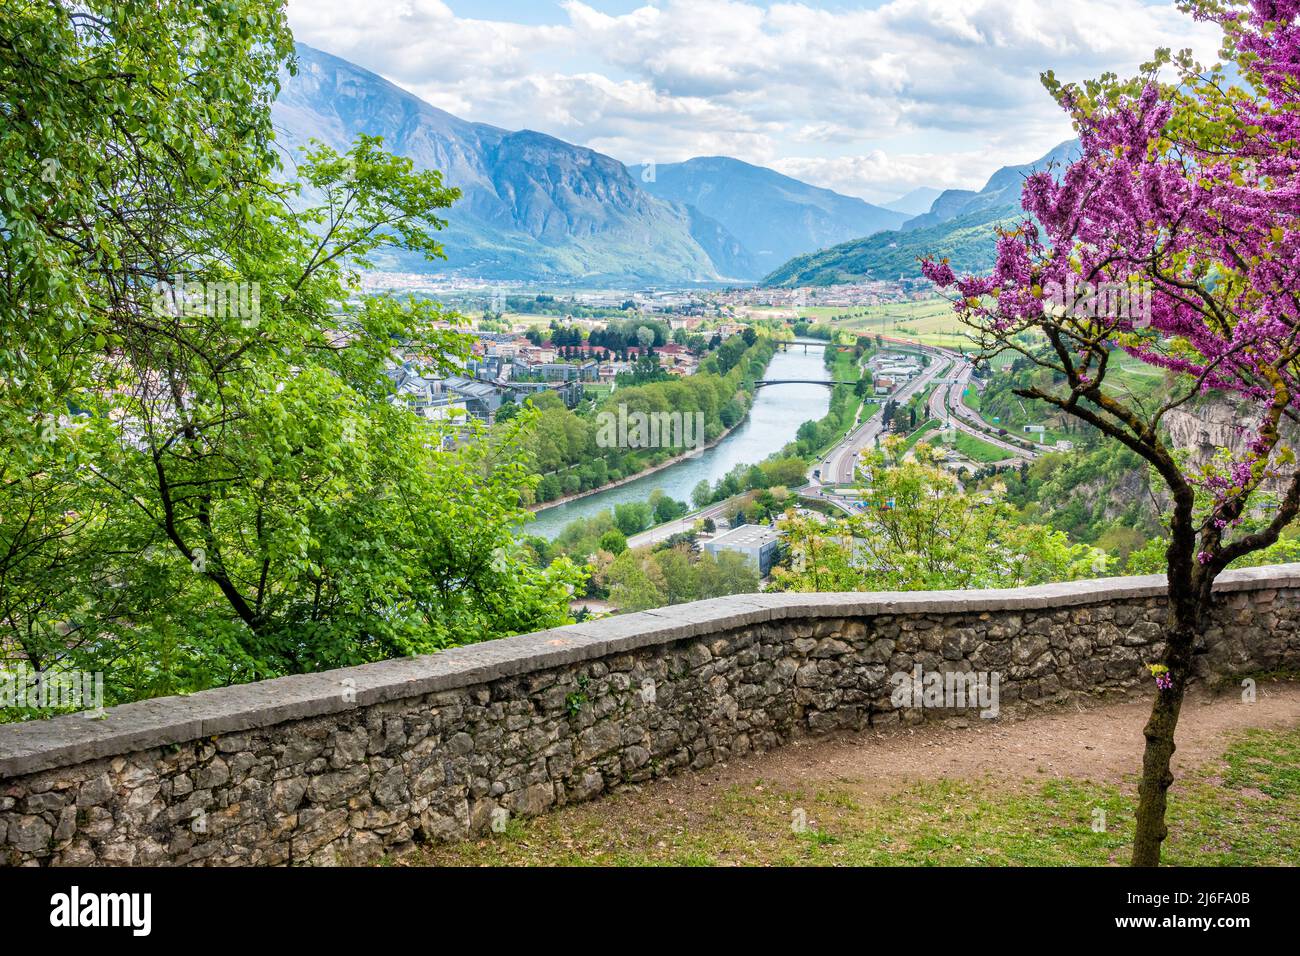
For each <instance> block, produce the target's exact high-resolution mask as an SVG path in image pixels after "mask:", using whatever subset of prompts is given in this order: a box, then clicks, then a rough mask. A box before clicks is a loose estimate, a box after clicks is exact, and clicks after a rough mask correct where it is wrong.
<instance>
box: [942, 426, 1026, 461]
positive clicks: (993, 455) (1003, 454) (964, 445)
mask: <svg viewBox="0 0 1300 956" xmlns="http://www.w3.org/2000/svg"><path fill="white" fill-rule="evenodd" d="M936 440H937V439H933V438H932V439H930V440H929V443H930V444H932V445H933V444H934V443H935V441H936ZM943 444H944V445H945V446H946V447H950V448H953V449H955V450H957V451H959V452H961V453H962V454H963V455H965V456H966V457H967V458H969V459H970V460H971V461H975V462H979V463H981V464H988V463H989V462H994V461H1005V460H1006V459H1008V458H1011V457H1013V456H1012V453H1011V452H1009V451H1007V450H1006V449H1004V448H998V447H997V446H996V445H990V444H989V443H988V442H986V441H981V440H980V439H978V438H976V437H975V436H974V435H968V434H966V433H965V432H962V431H957V430H956V429H953V432H952V444H951V445H948V444H947V441H946V440H945V441H944V442H943Z"/></svg>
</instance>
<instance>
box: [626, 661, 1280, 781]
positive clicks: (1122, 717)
mask: <svg viewBox="0 0 1300 956" xmlns="http://www.w3.org/2000/svg"><path fill="white" fill-rule="evenodd" d="M1150 707H1151V704H1150V698H1149V697H1148V698H1135V699H1131V700H1120V701H1112V702H1098V703H1091V704H1087V705H1083V704H1069V705H1066V706H1065V707H1063V708H1061V709H1058V710H1056V711H1054V712H1038V713H1030V714H1027V715H1012V716H1007V715H1005V714H1004V715H1003V717H1002V718H1001V719H1000V720H997V721H985V720H980V719H979V718H972V719H970V720H969V721H966V722H965V723H966V726H965V727H964V728H957V727H948V726H944V725H940V724H925V725H921V726H918V727H913V728H905V729H898V730H892V731H881V732H873V731H865V732H861V733H852V734H850V733H844V734H834V735H829V736H826V737H817V738H810V739H803V740H799V741H796V742H794V743H792V744H790V745H788V746H785V747H781V748H779V749H777V750H775V751H772V752H770V753H765V754H758V755H754V756H749V757H744V758H741V759H738V760H733V761H731V762H730V763H728V764H722V765H719V766H717V767H713V768H710V769H708V770H705V771H700V772H697V773H691V774H685V775H683V776H680V777H675V778H672V779H668V780H662V781H657V782H656V783H655V784H654V785H653V786H651V787H647V788H646V789H645V790H644V791H643V793H642V795H641V797H640V798H639V800H642V801H655V800H656V799H659V798H660V794H662V799H664V800H665V801H666V802H667V803H670V804H674V803H682V802H686V803H689V802H691V801H692V800H693V799H695V798H697V797H704V796H706V795H707V794H708V792H709V791H711V790H713V789H714V788H717V787H723V788H725V787H730V786H735V785H743V784H750V783H753V782H754V781H757V780H761V781H763V782H764V783H767V784H772V785H776V786H779V787H800V786H810V787H815V786H817V785H818V784H825V783H831V782H835V783H838V784H840V785H842V786H844V787H845V788H847V789H851V790H856V791H859V792H861V793H863V794H864V795H866V794H883V793H890V792H894V791H897V790H899V789H901V788H903V787H905V786H906V785H907V784H909V783H912V782H915V781H919V780H937V779H941V778H949V779H972V778H979V777H984V776H986V775H992V776H995V777H999V778H1002V779H1004V780H1007V781H1008V782H1011V781H1012V780H1013V779H1015V778H1019V779H1022V780H1024V779H1034V778H1037V777H1039V775H1043V776H1051V777H1070V778H1073V779H1075V780H1079V781H1090V782H1093V783H1109V784H1119V783H1123V782H1125V781H1126V780H1132V779H1134V778H1135V777H1136V775H1137V773H1138V772H1139V770H1140V768H1141V763H1142V746H1143V738H1142V726H1143V724H1145V723H1146V719H1147V715H1148V713H1149V712H1150ZM1297 726H1300V683H1296V682H1271V683H1260V684H1259V686H1258V688H1257V694H1256V700H1255V702H1254V703H1250V704H1246V703H1243V702H1242V700H1241V694H1240V691H1238V690H1234V689H1230V690H1229V691H1228V692H1225V693H1222V694H1214V693H1211V692H1210V691H1208V690H1205V689H1201V688H1193V689H1192V690H1191V691H1189V692H1188V695H1187V699H1186V700H1185V701H1184V703H1183V710H1182V714H1181V716H1180V718H1179V722H1178V733H1177V742H1178V750H1177V752H1176V753H1175V755H1174V774H1175V776H1180V775H1181V774H1182V773H1183V772H1185V771H1186V770H1189V769H1191V768H1193V767H1197V766H1200V765H1202V764H1204V763H1206V762H1208V761H1211V760H1214V759H1216V758H1218V757H1219V756H1220V755H1222V753H1223V751H1224V750H1225V749H1226V747H1227V745H1228V743H1229V742H1230V740H1231V737H1232V735H1233V734H1234V732H1237V731H1241V730H1245V729H1247V728H1260V729H1266V730H1276V729H1286V728H1292V727H1297Z"/></svg>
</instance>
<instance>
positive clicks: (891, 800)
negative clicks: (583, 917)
mask: <svg viewBox="0 0 1300 956" xmlns="http://www.w3.org/2000/svg"><path fill="white" fill-rule="evenodd" d="M654 786H655V785H654V784H651V785H649V786H648V788H647V791H646V792H645V793H641V794H638V793H636V792H625V793H621V794H617V795H614V796H612V797H607V798H604V799H601V800H598V801H595V802H593V803H587V804H582V805H579V806H574V807H568V808H565V809H562V810H559V811H556V812H554V813H550V814H547V815H545V816H542V817H538V818H534V819H532V820H528V821H511V822H510V823H509V824H508V826H507V827H506V829H505V832H503V833H500V834H496V835H493V836H491V837H489V838H484V839H480V840H477V841H471V842H463V843H458V844H450V845H444V846H438V847H432V848H427V849H425V850H422V851H421V852H420V853H419V854H418V855H415V856H413V857H407V858H404V859H403V860H401V861H400V862H401V863H403V864H410V865H420V864H434V865H464V866H480V865H606V866H608V865H623V866H664V865H676V866H696V865H703V866H709V865H719V864H745V865H756V866H763V865H775V866H786V865H800V866H804V865H806V866H827V865H849V866H861V865H868V866H874V865H909V866H915V865H920V866H932V865H940V866H1008V865H1010V866H1024V865H1028V866H1054V865H1068V866H1104V865H1112V864H1124V863H1126V862H1127V861H1128V857H1129V852H1130V846H1131V835H1132V829H1133V812H1134V806H1135V802H1134V801H1135V788H1134V787H1133V786H1131V785H1130V786H1125V787H1122V788H1121V787H1115V786H1109V785H1099V784H1093V783H1089V782H1087V781H1082V780H1071V779H1050V780H1041V781H1032V780H1031V781H1018V780H1009V779H1007V778H1006V777H989V778H986V779H982V780H967V781H950V780H940V781H935V782H928V783H918V784H915V785H912V786H910V787H907V788H905V789H902V790H899V791H896V792H893V793H892V794H890V795H887V796H884V797H881V796H873V797H870V798H867V797H864V796H863V795H862V793H861V792H859V791H856V790H855V789H854V788H853V787H852V786H851V785H850V783H849V782H839V781H837V782H833V783H827V784H824V785H818V786H816V787H815V788H814V787H810V788H808V789H802V790H800V789H785V788H781V787H776V786H771V785H765V784H764V783H763V782H761V781H760V782H756V783H754V784H746V785H737V786H733V787H731V788H729V789H726V790H723V791H720V792H718V793H716V794H713V795H711V796H710V797H709V798H708V799H707V800H699V801H690V800H686V801H683V804H682V805H672V804H671V803H670V802H669V801H666V800H664V799H658V798H655V797H654V796H653V793H654ZM798 811H802V813H803V816H804V817H806V821H807V823H806V827H805V828H803V829H802V831H801V832H796V831H797V830H799V828H798V827H797V826H795V825H794V821H795V820H796V819H802V817H801V816H800V815H799V813H798ZM1169 830H1170V835H1169V839H1168V840H1167V841H1166V844H1165V853H1164V859H1165V862H1166V863H1168V864H1171V865H1183V866H1253V865H1290V866H1295V865H1298V864H1300V731H1296V730H1290V731H1262V730H1252V731H1247V732H1245V733H1243V734H1241V735H1239V736H1238V737H1237V738H1236V740H1235V741H1234V743H1233V744H1232V745H1231V746H1230V747H1229V749H1228V750H1227V752H1226V753H1225V754H1224V757H1223V758H1222V759H1221V760H1219V761H1216V762H1212V763H1210V764H1207V765H1206V766H1204V767H1202V768H1200V769H1199V770H1198V771H1195V772H1193V773H1192V774H1190V775H1188V776H1186V777H1184V778H1183V779H1180V780H1179V781H1178V782H1177V783H1176V784H1175V785H1174V789H1173V790H1172V791H1171V799H1170V810H1169Z"/></svg>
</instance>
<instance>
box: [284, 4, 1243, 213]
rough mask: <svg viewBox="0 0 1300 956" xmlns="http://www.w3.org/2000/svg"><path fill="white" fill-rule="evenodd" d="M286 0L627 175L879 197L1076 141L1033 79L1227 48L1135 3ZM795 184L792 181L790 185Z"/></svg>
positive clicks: (479, 114)
mask: <svg viewBox="0 0 1300 956" xmlns="http://www.w3.org/2000/svg"><path fill="white" fill-rule="evenodd" d="M360 7H361V5H360V4H358V3H357V2H356V0H290V7H289V9H290V20H291V23H292V24H293V26H294V29H295V31H296V33H297V35H298V37H299V38H300V39H302V40H304V41H306V42H308V43H311V44H313V45H316V46H319V47H321V48H323V49H325V50H328V51H329V52H331V53H335V54H337V55H340V56H343V57H346V58H348V59H351V60H353V61H355V62H357V63H359V64H360V65H362V66H365V67H367V68H368V69H372V70H374V71H375V72H378V73H380V74H382V75H384V76H386V77H388V78H389V79H391V80H393V81H394V82H396V83H399V84H401V85H403V86H404V87H406V88H407V89H410V90H412V91H413V92H415V93H416V94H417V95H420V96H422V97H423V98H425V99H427V100H428V101H429V102H431V103H433V104H434V105H436V106H440V107H442V108H444V109H448V110H451V111H452V112H455V113H457V114H459V115H462V116H464V117H466V118H468V119H473V120H479V121H483V122H489V123H494V124H496V125H500V126H506V127H510V128H520V127H529V128H533V129H540V130H542V131H543V132H547V133H551V134H553V135H556V136H560V137H562V138H564V139H568V140H570V141H574V142H578V143H581V144H583V145H587V146H591V147H593V148H596V149H600V150H602V151H606V152H609V153H611V154H612V155H615V156H617V157H618V158H620V159H623V160H625V161H627V162H640V161H643V160H645V159H648V158H655V159H657V160H658V161H660V162H670V161H674V160H679V159H684V158H687V157H689V156H692V155H704V154H726V155H733V156H736V157H737V158H739V159H744V160H747V161H749V162H757V163H763V164H768V165H773V166H775V167H777V168H779V169H781V170H782V171H784V172H787V173H789V174H792V175H806V176H808V177H813V178H814V181H816V182H818V183H819V184H823V185H831V186H832V187H833V188H838V189H842V190H844V191H848V192H852V193H854V194H857V195H863V196H867V197H868V198H876V199H879V198H882V197H883V196H885V195H887V194H888V195H892V194H896V193H898V192H902V191H906V189H909V188H911V187H912V186H915V185H921V184H926V185H935V186H952V185H978V184H979V183H980V182H982V180H983V178H984V177H986V176H987V175H988V174H989V173H990V172H992V170H993V169H994V168H996V167H997V166H999V165H1004V164H1006V163H1011V162H1027V161H1029V160H1031V159H1033V158H1035V157H1036V156H1038V155H1040V154H1041V153H1043V152H1046V150H1047V149H1049V148H1050V147H1052V146H1053V145H1055V144H1056V143H1057V142H1059V141H1061V140H1062V139H1065V138H1066V137H1067V136H1069V135H1070V129H1069V124H1068V123H1067V122H1066V120H1065V118H1064V116H1063V115H1062V114H1061V113H1060V111H1059V110H1058V109H1057V108H1056V106H1055V104H1054V103H1052V102H1051V100H1050V99H1049V98H1048V97H1047V95H1046V93H1045V92H1044V91H1043V89H1042V87H1041V85H1040V83H1039V79H1038V76H1039V73H1040V72H1041V71H1043V70H1045V69H1049V68H1050V69H1054V70H1056V72H1057V73H1058V75H1060V76H1062V77H1065V78H1070V79H1083V78H1085V77H1088V76H1093V75H1096V74H1098V73H1101V72H1103V71H1106V70H1116V71H1118V72H1120V73H1132V72H1134V71H1135V70H1136V68H1137V66H1138V65H1139V64H1140V63H1142V62H1143V61H1145V60H1147V59H1149V58H1150V55H1151V52H1152V51H1153V50H1154V49H1155V48H1156V47H1158V46H1173V47H1181V46H1192V47H1193V48H1194V49H1195V50H1196V51H1197V52H1198V54H1200V55H1201V56H1202V57H1203V58H1204V59H1213V54H1214V51H1215V49H1216V47H1217V35H1216V32H1215V30H1214V29H1213V28H1211V27H1209V26H1206V25H1203V24H1196V23H1194V22H1193V21H1192V20H1191V19H1190V18H1189V17H1186V16H1184V15H1183V14H1181V13H1180V12H1178V11H1177V10H1176V9H1174V8H1173V7H1172V6H1170V5H1168V4H1165V3H1146V2H1143V0H892V2H890V3H887V4H886V5H884V6H881V7H879V8H878V9H874V10H872V9H867V10H834V11H830V10H823V9H817V8H815V7H813V6H810V5H807V4H804V3H778V4H776V5H773V6H771V7H768V8H764V7H762V6H759V5H756V4H754V3H750V2H746V0H663V2H662V3H660V4H652V3H650V2H647V3H646V5H644V6H641V7H639V8H637V9H634V10H632V11H630V12H628V13H625V14H621V15H617V16H611V15H608V14H605V13H602V12H600V11H598V10H597V9H595V8H594V7H593V6H591V5H590V4H589V3H584V2H582V0H567V2H565V3H563V13H562V22H560V23H557V24H548V25H536V24H529V23H515V22H508V21H504V20H496V21H490V20H484V19H474V18H470V17H460V16H457V15H456V14H455V13H454V12H453V11H452V10H451V9H450V8H449V7H448V6H447V5H446V4H445V3H443V2H441V0H406V2H399V3H393V4H387V5H383V6H372V5H365V9H364V10H362V9H360ZM796 171H798V172H796Z"/></svg>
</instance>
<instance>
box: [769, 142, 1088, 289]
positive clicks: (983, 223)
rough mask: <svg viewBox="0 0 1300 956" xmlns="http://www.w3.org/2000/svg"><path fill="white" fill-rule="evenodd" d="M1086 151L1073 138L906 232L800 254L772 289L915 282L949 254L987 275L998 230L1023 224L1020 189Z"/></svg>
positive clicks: (952, 198) (963, 267)
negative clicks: (929, 264)
mask: <svg viewBox="0 0 1300 956" xmlns="http://www.w3.org/2000/svg"><path fill="white" fill-rule="evenodd" d="M1078 150H1079V144H1078V140H1066V141H1065V142H1063V143H1061V144H1059V145H1057V146H1056V147H1054V148H1053V149H1052V150H1050V151H1049V152H1048V153H1047V154H1046V155H1044V156H1042V157H1040V158H1038V159H1036V160H1034V161H1033V162H1032V163H1025V164H1023V165H1019V166H1003V167H1002V168H1001V169H999V170H998V171H997V172H995V173H993V175H992V176H990V177H989V179H988V181H987V182H986V183H985V185H984V188H983V189H980V190H978V191H973V190H968V189H947V190H944V191H943V192H942V193H941V194H940V195H939V196H937V197H936V198H935V200H934V202H933V203H932V204H931V206H930V210H929V212H926V213H924V214H922V215H920V216H916V217H915V218H913V219H909V220H908V221H907V222H906V223H904V224H903V226H902V228H900V229H897V230H893V231H888V232H880V233H876V234H875V235H873V236H866V237H862V238H859V239H852V240H849V241H848V242H844V243H840V244H839V245H836V246H832V247H830V248H827V249H821V250H818V251H816V252H812V253H806V254H804V255H801V256H795V257H793V258H791V259H790V260H789V261H787V262H785V263H783V264H782V265H781V266H780V267H778V268H777V269H774V270H773V271H772V272H770V273H768V274H767V275H766V276H765V277H764V278H763V282H762V284H763V285H765V286H800V285H834V284H836V283H843V282H853V281H860V280H863V279H912V278H917V277H919V276H920V274H921V269H920V262H919V259H920V258H921V257H922V256H927V255H928V256H935V257H940V258H943V257H946V258H948V259H949V261H950V262H951V263H952V266H953V268H954V269H956V270H957V271H959V272H984V271H987V270H988V269H990V268H992V267H993V263H994V259H995V258H996V244H995V243H994V241H993V240H994V236H993V228H994V227H995V226H997V225H999V224H1002V223H1006V222H1011V221H1015V220H1019V219H1023V218H1024V216H1025V212H1024V211H1023V210H1022V209H1021V207H1020V185H1021V183H1022V182H1023V181H1024V178H1025V176H1027V175H1029V173H1030V172H1033V171H1035V170H1039V169H1045V168H1049V167H1050V168H1053V169H1059V168H1061V164H1063V163H1066V162H1068V161H1069V160H1070V159H1071V158H1072V157H1073V156H1075V155H1077V153H1078Z"/></svg>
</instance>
